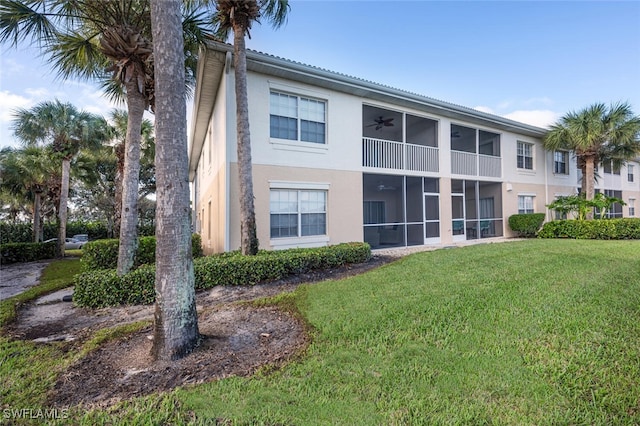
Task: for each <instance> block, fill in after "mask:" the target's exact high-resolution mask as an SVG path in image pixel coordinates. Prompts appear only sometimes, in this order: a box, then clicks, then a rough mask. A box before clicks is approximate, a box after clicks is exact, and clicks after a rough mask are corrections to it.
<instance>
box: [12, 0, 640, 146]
mask: <svg viewBox="0 0 640 426" xmlns="http://www.w3.org/2000/svg"><path fill="white" fill-rule="evenodd" d="M290 4H291V11H290V13H289V19H288V22H287V24H286V25H285V26H284V27H282V28H280V29H278V30H273V29H272V28H271V27H270V26H269V25H268V24H267V23H266V22H264V23H263V24H262V25H255V26H254V28H253V29H252V31H251V36H252V38H251V39H250V40H247V46H248V47H249V48H251V49H255V50H258V51H261V52H265V53H269V54H273V55H276V56H280V57H284V58H286V59H291V60H294V61H297V62H302V63H305V64H309V65H314V66H318V67H321V68H325V69H329V70H331V71H336V72H340V73H343V74H347V75H351V76H354V77H359V78H363V79H366V80H370V81H374V82H376V83H381V84H385V85H388V86H392V87H395V88H398V89H403V90H407V91H410V92H414V93H418V94H421V95H425V96H429V97H432V98H436V99H439V100H443V101H447V102H451V103H454V104H458V105H463V106H467V107H471V108H477V109H479V110H482V111H485V112H491V113H494V114H497V115H502V116H505V117H508V118H512V119H515V120H519V121H523V122H527V123H530V124H534V125H539V126H546V125H548V124H550V123H552V122H554V121H555V120H557V119H558V118H559V117H560V116H562V115H563V114H565V113H566V112H568V111H572V110H579V109H581V108H583V107H585V106H587V105H590V104H592V103H594V102H604V103H611V102H617V101H626V102H629V103H630V104H631V106H632V108H633V110H634V111H635V113H636V114H640V2H638V1H627V2H616V1H606V2H590V1H565V2H552V1H536V2H522V1H493V2H481V1H447V2H432V1H365V0H362V1H320V0H291V1H290ZM1 61H2V62H1V68H0V146H5V145H10V144H14V140H13V137H12V135H11V133H10V131H9V120H10V116H11V113H10V112H11V110H12V109H13V108H15V107H26V108H29V107H31V106H33V105H35V104H36V103H37V102H40V101H43V100H52V99H54V98H56V97H57V98H58V99H60V100H62V101H70V102H72V103H74V104H75V105H76V106H77V107H79V108H83V109H87V110H89V111H92V112H98V113H103V114H107V113H108V111H109V110H110V108H112V105H111V104H110V103H109V102H108V101H107V100H106V99H104V98H103V97H102V96H101V95H100V93H99V89H98V86H97V85H93V84H91V83H86V82H77V81H60V80H58V79H56V74H55V72H54V71H51V70H50V69H49V68H48V66H47V65H46V62H44V61H43V60H42V59H41V58H40V57H39V54H38V51H37V49H35V48H29V47H27V46H20V49H18V50H15V49H7V47H6V46H2V59H1ZM189 106H190V105H189ZM188 115H190V112H189V113H188Z"/></svg>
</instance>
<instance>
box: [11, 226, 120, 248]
mask: <svg viewBox="0 0 640 426" xmlns="http://www.w3.org/2000/svg"><path fill="white" fill-rule="evenodd" d="M43 232H44V234H43V236H42V239H43V240H45V241H46V240H48V239H51V238H57V237H58V227H57V225H56V224H55V223H50V222H47V223H45V224H44V226H43ZM76 234H88V235H89V239H90V240H97V239H100V238H107V235H108V234H107V226H106V224H104V223H103V222H97V221H95V222H89V221H71V222H67V236H68V237H72V236H74V235H76ZM0 242H1V243H2V244H4V243H9V242H12V243H30V242H33V224H31V223H9V222H0Z"/></svg>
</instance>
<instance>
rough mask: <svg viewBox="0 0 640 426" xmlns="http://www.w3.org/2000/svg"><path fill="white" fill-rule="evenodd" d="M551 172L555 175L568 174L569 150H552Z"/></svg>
mask: <svg viewBox="0 0 640 426" xmlns="http://www.w3.org/2000/svg"><path fill="white" fill-rule="evenodd" d="M553 173H555V174H557V175H568V174H569V152H568V151H554V153H553Z"/></svg>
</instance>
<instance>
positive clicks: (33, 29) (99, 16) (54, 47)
mask: <svg viewBox="0 0 640 426" xmlns="http://www.w3.org/2000/svg"><path fill="white" fill-rule="evenodd" d="M206 3H207V1H206V0H202V1H188V2H184V3H183V5H184V7H183V11H184V14H183V20H182V27H183V29H184V38H185V42H184V47H185V52H184V53H185V61H184V63H185V66H186V67H187V70H186V73H185V78H186V79H185V82H186V84H188V85H189V86H190V87H191V86H192V85H193V84H194V83H195V68H196V60H197V56H196V52H197V49H198V47H199V46H200V45H201V44H202V43H203V41H204V37H205V34H206V31H205V30H204V28H205V21H204V20H203V19H202V17H203V16H204V11H203V10H201V9H200V6H202V5H203V4H206ZM0 14H2V19H0V41H1V42H10V43H12V44H13V45H17V44H18V42H20V41H22V40H25V39H27V38H28V37H31V39H32V41H34V42H37V43H38V44H41V45H42V46H43V48H44V50H45V52H46V53H47V54H48V55H49V58H50V60H51V62H52V63H53V66H54V68H56V69H57V70H58V72H59V74H60V75H61V76H62V77H69V76H75V77H79V78H84V79H97V80H98V81H101V82H102V84H103V87H104V89H105V90H106V92H107V94H109V95H110V96H112V97H114V98H117V99H121V98H122V96H124V98H125V99H126V104H127V109H128V117H129V120H128V122H127V132H126V145H125V156H124V158H125V160H124V170H123V187H122V194H123V196H122V209H121V210H122V212H124V213H125V214H124V215H123V216H122V220H121V227H120V249H119V250H120V251H119V254H118V273H119V274H124V273H126V272H128V271H129V270H130V269H131V268H132V266H133V256H134V254H135V251H136V246H137V230H136V226H137V201H138V183H139V172H140V165H139V164H140V138H141V132H142V119H143V114H144V111H145V110H146V109H150V110H152V111H153V108H154V83H153V71H154V66H153V55H152V53H153V48H152V41H151V40H152V37H151V25H150V20H149V18H150V4H149V1H148V0H120V1H103V0H74V1H59V0H40V1H30V0H0Z"/></svg>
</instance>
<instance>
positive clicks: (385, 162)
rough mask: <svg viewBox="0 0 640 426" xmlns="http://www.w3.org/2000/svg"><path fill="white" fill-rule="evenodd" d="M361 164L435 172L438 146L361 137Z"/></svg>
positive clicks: (437, 163)
mask: <svg viewBox="0 0 640 426" xmlns="http://www.w3.org/2000/svg"><path fill="white" fill-rule="evenodd" d="M362 165H363V166H365V167H376V168H380V169H396V170H415V171H423V172H437V171H439V156H438V148H435V147H431V146H422V145H414V144H405V143H402V142H396V141H388V140H383V139H373V138H362Z"/></svg>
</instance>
